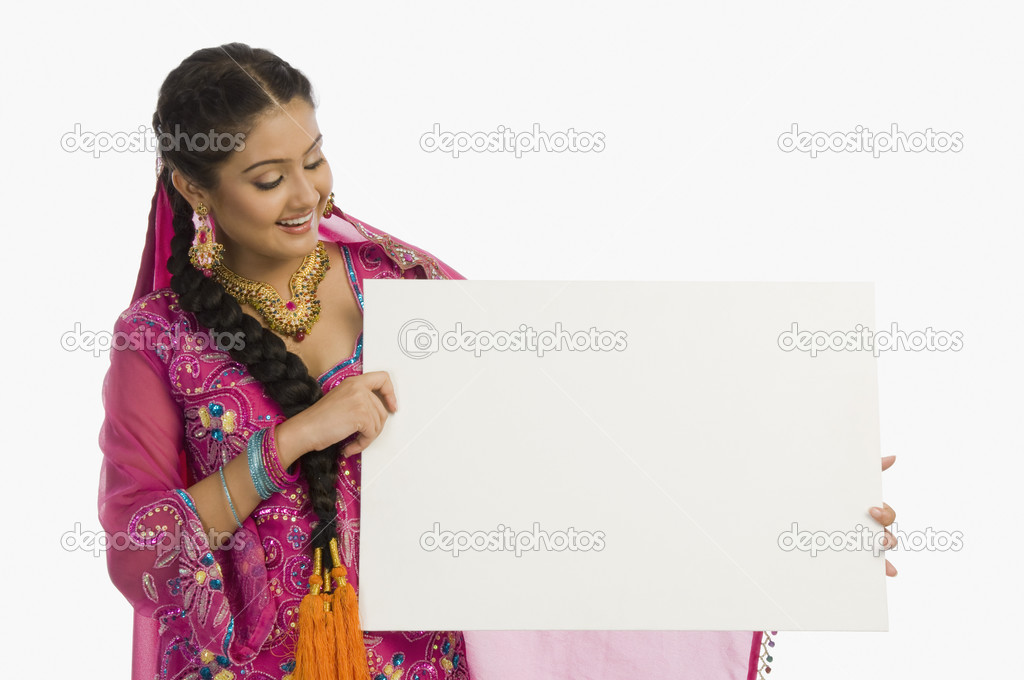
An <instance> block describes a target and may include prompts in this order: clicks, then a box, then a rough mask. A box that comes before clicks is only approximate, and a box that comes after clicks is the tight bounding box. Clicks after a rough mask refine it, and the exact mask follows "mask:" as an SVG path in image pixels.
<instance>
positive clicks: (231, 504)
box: [220, 465, 242, 529]
mask: <svg viewBox="0 0 1024 680" xmlns="http://www.w3.org/2000/svg"><path fill="white" fill-rule="evenodd" d="M220 483H221V485H222V486H223V487H224V495H225V496H227V497H228V507H229V508H231V514H232V515H234V516H235V524H237V525H238V528H239V529H241V528H242V522H241V521H240V520H239V519H238V513H237V512H235V504H234V503H232V502H231V494H230V493H229V492H228V483H227V480H225V479H224V466H223V465H222V466H221V468H220Z"/></svg>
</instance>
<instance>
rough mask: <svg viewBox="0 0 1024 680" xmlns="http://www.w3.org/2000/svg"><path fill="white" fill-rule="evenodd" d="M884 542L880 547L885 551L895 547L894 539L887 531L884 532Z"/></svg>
mask: <svg viewBox="0 0 1024 680" xmlns="http://www.w3.org/2000/svg"><path fill="white" fill-rule="evenodd" d="M884 535H885V541H884V542H883V543H882V547H883V548H885V549H886V550H888V549H890V548H895V547H896V537H895V536H893V535H892V532H890V531H889V530H888V529H886V530H885V531H884Z"/></svg>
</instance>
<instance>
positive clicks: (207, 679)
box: [199, 668, 213, 680]
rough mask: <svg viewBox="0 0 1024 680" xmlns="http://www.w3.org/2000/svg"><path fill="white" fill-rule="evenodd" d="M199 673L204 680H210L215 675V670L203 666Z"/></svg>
mask: <svg viewBox="0 0 1024 680" xmlns="http://www.w3.org/2000/svg"><path fill="white" fill-rule="evenodd" d="M199 675H200V676H202V677H203V680H210V679H211V678H212V677H213V671H211V670H210V669H209V668H201V669H200V670H199Z"/></svg>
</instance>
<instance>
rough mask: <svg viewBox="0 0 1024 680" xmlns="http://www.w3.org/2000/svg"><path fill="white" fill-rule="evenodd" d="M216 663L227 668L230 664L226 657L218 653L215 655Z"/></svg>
mask: <svg viewBox="0 0 1024 680" xmlns="http://www.w3.org/2000/svg"><path fill="white" fill-rule="evenodd" d="M217 663H219V664H220V665H221V666H224V668H227V667H228V666H230V665H231V662H230V661H228V657H226V656H221V655H220V654H218V655H217Z"/></svg>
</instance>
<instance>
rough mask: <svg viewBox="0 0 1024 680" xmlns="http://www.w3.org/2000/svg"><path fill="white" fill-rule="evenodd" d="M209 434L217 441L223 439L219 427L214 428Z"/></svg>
mask: <svg viewBox="0 0 1024 680" xmlns="http://www.w3.org/2000/svg"><path fill="white" fill-rule="evenodd" d="M210 436H211V437H213V438H214V439H216V440H217V441H219V442H222V441H224V433H223V432H222V431H220V430H219V429H218V430H214V431H213V432H211V433H210Z"/></svg>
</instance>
